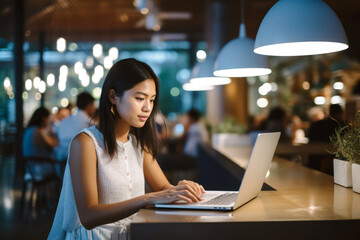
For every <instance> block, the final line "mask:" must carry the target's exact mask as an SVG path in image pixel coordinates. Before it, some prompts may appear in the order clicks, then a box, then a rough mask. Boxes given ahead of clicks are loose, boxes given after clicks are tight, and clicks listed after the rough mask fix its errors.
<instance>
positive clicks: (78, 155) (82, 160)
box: [69, 133, 198, 229]
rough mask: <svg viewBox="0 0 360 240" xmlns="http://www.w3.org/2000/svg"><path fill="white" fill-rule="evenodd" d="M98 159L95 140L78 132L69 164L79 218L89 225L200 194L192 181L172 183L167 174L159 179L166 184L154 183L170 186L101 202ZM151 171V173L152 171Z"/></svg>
mask: <svg viewBox="0 0 360 240" xmlns="http://www.w3.org/2000/svg"><path fill="white" fill-rule="evenodd" d="M96 163H97V158H96V152H95V145H94V142H93V141H92V140H91V138H90V137H89V136H88V135H86V134H85V133H81V134H79V135H78V136H76V137H75V138H74V140H73V141H72V143H71V146H70V156H69V164H70V174H71V180H72V185H73V191H74V197H75V202H76V206H77V210H78V213H79V218H80V221H81V224H82V225H83V226H84V227H85V228H86V229H91V228H94V227H96V226H99V225H103V224H106V223H112V222H115V221H118V220H120V219H123V218H126V217H128V216H130V215H132V214H134V213H135V212H137V211H138V210H139V209H140V208H142V207H144V206H145V205H148V204H154V203H157V202H173V201H177V200H185V201H188V202H192V201H198V198H197V197H196V196H197V194H196V193H195V190H193V187H192V186H193V184H190V183H185V182H184V183H182V184H179V185H178V186H171V185H170V184H169V182H167V180H166V178H165V177H160V178H159V179H160V181H164V180H166V182H165V184H159V183H158V181H159V179H158V180H155V181H151V182H152V183H153V184H152V185H153V186H152V187H155V188H158V187H163V188H167V189H166V190H163V191H160V192H154V193H148V194H145V195H142V196H139V197H136V198H132V199H129V200H126V201H122V202H118V203H113V204H103V205H101V204H99V202H98V189H97V168H96V165H97V164H96ZM155 166H156V165H155ZM147 168H150V169H152V170H150V171H151V173H159V172H158V170H159V169H160V168H159V169H158V170H156V167H154V165H153V166H152V167H151V166H150V167H149V166H148V167H147ZM160 171H161V170H160ZM161 174H162V173H161ZM150 175H151V176H152V174H150ZM150 178H151V177H150ZM167 184H168V185H167Z"/></svg>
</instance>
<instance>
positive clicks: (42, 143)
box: [23, 107, 59, 159]
mask: <svg viewBox="0 0 360 240" xmlns="http://www.w3.org/2000/svg"><path fill="white" fill-rule="evenodd" d="M58 144H59V141H58V138H57V137H56V135H55V134H54V133H53V131H52V128H51V127H50V112H49V110H47V109H46V108H44V107H40V108H38V109H36V110H35V112H34V113H33V115H32V116H31V118H30V121H29V123H28V125H27V127H26V129H25V132H24V137H23V154H24V156H25V157H48V158H52V159H53V158H54V147H56V146H58Z"/></svg>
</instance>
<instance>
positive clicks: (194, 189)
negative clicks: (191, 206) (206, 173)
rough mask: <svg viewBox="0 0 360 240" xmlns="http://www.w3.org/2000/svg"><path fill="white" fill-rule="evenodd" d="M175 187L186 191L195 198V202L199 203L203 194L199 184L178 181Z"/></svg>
mask: <svg viewBox="0 0 360 240" xmlns="http://www.w3.org/2000/svg"><path fill="white" fill-rule="evenodd" d="M176 187H178V189H187V191H189V194H190V195H191V196H194V197H195V198H196V201H201V200H202V198H201V195H202V194H203V193H204V192H205V191H203V190H202V189H203V188H202V187H200V185H199V184H197V183H194V182H192V181H186V180H183V181H180V182H179V184H178V185H177V186H176Z"/></svg>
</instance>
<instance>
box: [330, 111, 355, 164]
mask: <svg viewBox="0 0 360 240" xmlns="http://www.w3.org/2000/svg"><path fill="white" fill-rule="evenodd" d="M330 142H331V143H332V144H333V145H334V151H333V152H332V153H333V154H335V157H336V158H338V159H342V160H347V161H349V162H351V163H358V164H360V110H359V111H357V112H356V115H355V119H354V121H353V122H349V123H347V124H345V125H340V126H339V128H337V129H336V130H335V134H334V135H333V136H330Z"/></svg>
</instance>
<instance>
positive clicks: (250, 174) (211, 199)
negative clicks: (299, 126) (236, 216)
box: [155, 132, 280, 210]
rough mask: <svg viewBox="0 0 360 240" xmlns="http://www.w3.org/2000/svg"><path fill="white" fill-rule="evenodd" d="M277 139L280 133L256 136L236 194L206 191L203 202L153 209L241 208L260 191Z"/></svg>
mask: <svg viewBox="0 0 360 240" xmlns="http://www.w3.org/2000/svg"><path fill="white" fill-rule="evenodd" d="M279 138H280V132H273V133H259V134H258V136H257V138H256V142H255V145H254V147H253V149H252V153H251V156H250V160H249V162H248V165H247V167H246V171H245V174H244V177H243V179H242V181H241V184H240V188H239V191H238V192H236V191H206V193H205V194H204V195H203V196H202V198H203V200H202V201H200V202H196V203H186V202H185V201H177V202H174V203H168V204H155V207H157V208H175V209H203V210H235V209H237V208H239V207H241V206H242V205H244V204H246V203H247V202H249V201H251V200H252V199H254V198H255V197H256V196H257V195H258V194H259V192H260V191H261V188H262V186H263V183H264V181H265V177H266V173H267V171H268V170H269V168H270V163H271V160H272V159H273V156H274V153H275V149H276V146H277V144H278V141H279Z"/></svg>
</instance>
